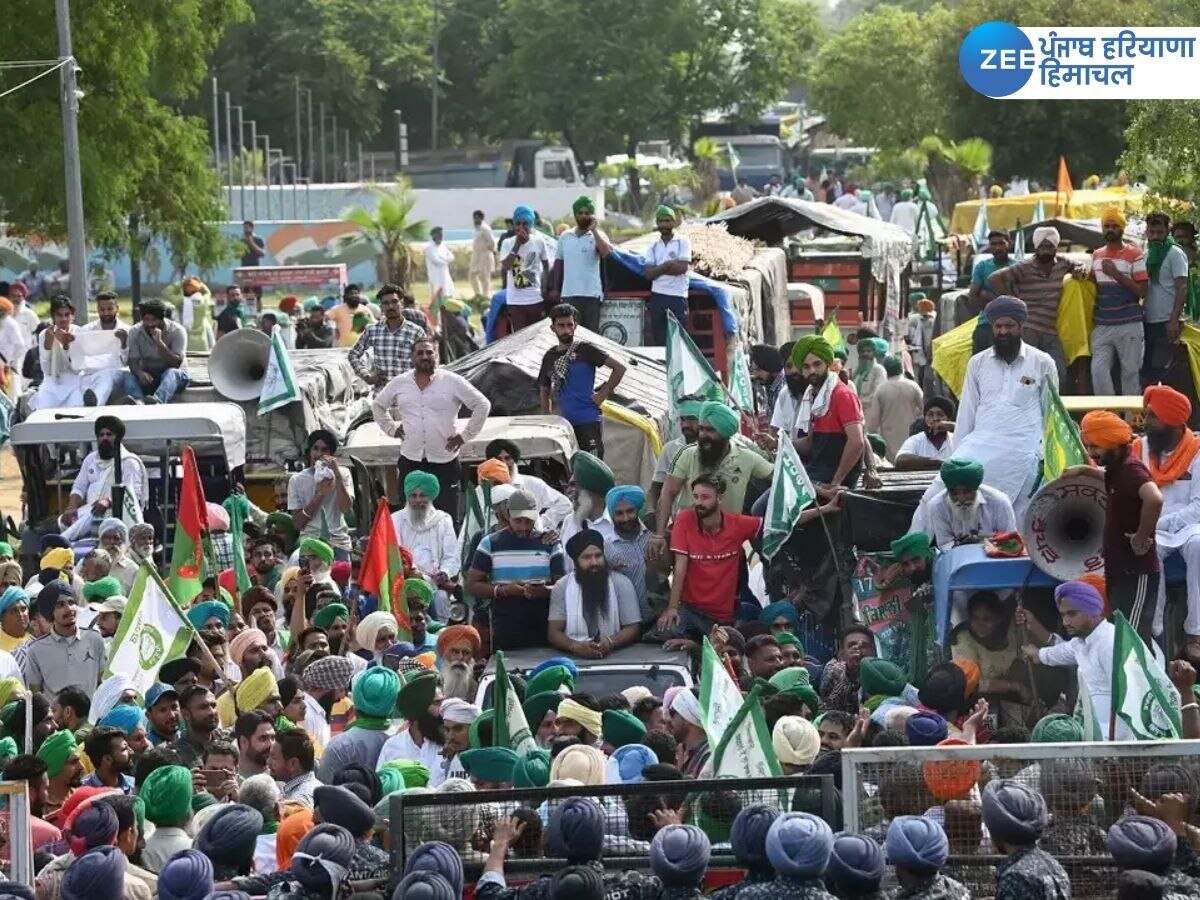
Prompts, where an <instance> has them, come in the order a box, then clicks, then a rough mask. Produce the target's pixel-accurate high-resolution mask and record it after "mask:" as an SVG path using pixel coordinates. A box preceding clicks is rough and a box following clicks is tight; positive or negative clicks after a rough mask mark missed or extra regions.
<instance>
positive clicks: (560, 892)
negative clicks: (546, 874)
mask: <svg viewBox="0 0 1200 900" xmlns="http://www.w3.org/2000/svg"><path fill="white" fill-rule="evenodd" d="M567 898H570V900H604V872H603V871H601V870H600V869H598V868H596V867H594V866H589V865H583V866H566V867H565V868H562V869H559V870H558V871H557V872H555V873H554V876H553V877H552V878H551V879H550V900H567Z"/></svg>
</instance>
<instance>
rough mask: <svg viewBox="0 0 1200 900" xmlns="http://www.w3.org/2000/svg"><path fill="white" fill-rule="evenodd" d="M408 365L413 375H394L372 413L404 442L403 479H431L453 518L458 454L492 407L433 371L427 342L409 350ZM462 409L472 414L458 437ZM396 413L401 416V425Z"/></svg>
mask: <svg viewBox="0 0 1200 900" xmlns="http://www.w3.org/2000/svg"><path fill="white" fill-rule="evenodd" d="M412 362H413V367H412V369H410V370H409V371H407V372H404V373H403V374H400V375H397V376H396V377H395V378H393V379H392V380H391V381H389V382H388V383H387V384H386V385H385V386H384V387H383V389H382V390H380V391H379V393H377V394H376V395H375V397H374V399H373V400H372V401H371V413H372V414H373V415H374V417H375V424H377V425H378V426H379V427H380V429H382V431H383V433H384V434H389V435H392V436H393V437H398V438H400V440H401V442H402V443H401V444H400V461H399V470H400V477H401V479H403V478H405V477H407V476H408V473H409V472H412V471H416V470H418V469H419V470H421V471H423V472H428V473H429V474H431V475H433V476H434V477H435V478H437V480H438V482H439V483H440V484H441V486H442V492H441V494H439V495H438V498H437V500H436V501H435V502H436V503H437V507H438V509H440V510H443V511H445V512H447V513H449V514H450V515H451V517H454V516H457V515H458V491H459V481H460V480H461V477H462V472H461V467H460V465H459V460H458V453H459V450H461V449H462V446H463V444H465V443H466V442H467V441H469V440H471V439H472V438H474V437H475V436H476V435H477V434H479V432H480V431H482V430H483V423H484V422H486V421H487V417H488V413H489V412H491V411H492V403H491V401H490V400H488V398H487V397H485V396H483V394H481V393H480V392H479V391H478V390H476V388H475V387H474V385H472V384H471V382H469V381H467V379H465V378H463V377H462V376H461V375H458V374H456V373H454V372H447V371H446V370H445V369H439V368H437V346H436V345H435V344H434V342H433V340H432V339H431V338H429V337H423V338H421V339H420V340H418V341H417V342H415V343H414V344H413V349H412ZM460 406H465V407H467V408H468V409H469V410H471V418H470V421H468V422H467V427H466V428H464V429H463V430H462V433H461V434H460V433H459V432H458V431H457V426H456V418H457V416H458V410H459V407H460ZM394 412H399V414H400V420H399V421H397V420H396V418H395V416H394V415H393V413H394Z"/></svg>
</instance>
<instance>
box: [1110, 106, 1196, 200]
mask: <svg viewBox="0 0 1200 900" xmlns="http://www.w3.org/2000/svg"><path fill="white" fill-rule="evenodd" d="M1131 106H1132V109H1131V118H1130V122H1129V128H1128V130H1127V131H1126V132H1125V141H1126V150H1125V153H1124V155H1123V156H1122V157H1121V165H1122V166H1123V167H1124V168H1125V170H1126V171H1127V172H1130V173H1131V174H1132V175H1134V176H1135V177H1141V176H1143V175H1144V176H1145V177H1146V179H1148V183H1149V184H1150V185H1151V186H1152V188H1153V190H1154V193H1155V194H1156V195H1160V196H1152V197H1150V198H1149V200H1150V202H1151V204H1152V205H1154V206H1156V207H1159V208H1166V209H1167V211H1168V212H1170V213H1171V214H1172V217H1173V218H1174V217H1177V216H1179V215H1181V214H1183V213H1184V211H1185V204H1190V205H1191V209H1190V210H1188V211H1187V214H1186V217H1187V218H1191V219H1194V218H1195V215H1196V212H1195V210H1196V209H1197V208H1200V206H1198V204H1200V178H1198V177H1197V174H1198V173H1200V100H1141V101H1138V102H1136V103H1132V104H1131ZM1162 195H1165V196H1162ZM1166 197H1170V198H1174V199H1175V201H1176V202H1175V203H1169V202H1166Z"/></svg>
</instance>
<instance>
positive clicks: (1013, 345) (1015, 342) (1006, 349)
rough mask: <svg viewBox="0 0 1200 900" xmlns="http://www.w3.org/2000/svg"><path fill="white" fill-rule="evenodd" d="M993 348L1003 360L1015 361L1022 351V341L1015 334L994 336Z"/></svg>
mask: <svg viewBox="0 0 1200 900" xmlns="http://www.w3.org/2000/svg"><path fill="white" fill-rule="evenodd" d="M992 348H993V349H994V350H995V351H996V355H997V356H999V357H1000V358H1001V359H1003V360H1009V361H1011V360H1014V359H1016V358H1017V354H1018V353H1019V352H1020V351H1021V339H1020V338H1019V337H1017V336H1016V335H1015V334H997V335H993V336H992Z"/></svg>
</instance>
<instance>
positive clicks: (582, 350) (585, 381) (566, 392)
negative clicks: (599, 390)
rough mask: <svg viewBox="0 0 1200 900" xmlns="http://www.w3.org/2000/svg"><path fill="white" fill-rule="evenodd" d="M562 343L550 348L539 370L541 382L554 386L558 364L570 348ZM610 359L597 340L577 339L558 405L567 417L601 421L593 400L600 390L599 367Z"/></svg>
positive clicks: (577, 420) (577, 421)
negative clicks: (597, 380)
mask: <svg viewBox="0 0 1200 900" xmlns="http://www.w3.org/2000/svg"><path fill="white" fill-rule="evenodd" d="M569 349H570V348H569V347H563V346H562V345H559V346H557V347H554V348H552V349H550V350H547V351H546V354H545V356H543V357H542V368H541V371H539V372H538V384H539V385H544V386H545V387H551V385H552V382H553V378H554V365H555V363H557V362H558V361H559V360H560V359H562V358H563V356H564V355H565V354H566V353H567V351H568V350H569ZM607 361H608V354H607V353H605V352H604V351H603V350H601V349H600V348H599V347H597V346H595V345H594V344H588V343H585V342H583V341H577V342H576V343H575V359H574V360H573V361H572V362H571V364H570V366H568V367H567V373H566V378H564V379H563V384H562V390H561V392H560V393H559V395H558V406H559V410H560V412H561V413H562V416H563V418H564V419H566V420H567V421H568V422H570V423H571V424H572V425H584V424H589V423H593V422H599V421H600V409H599V407H597V406H596V404H595V403H594V402H593V401H592V394H593V393H594V392H595V390H596V370H597V369H598V368H600V367H601V366H603V365H604V364H605V363H606V362H607Z"/></svg>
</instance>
